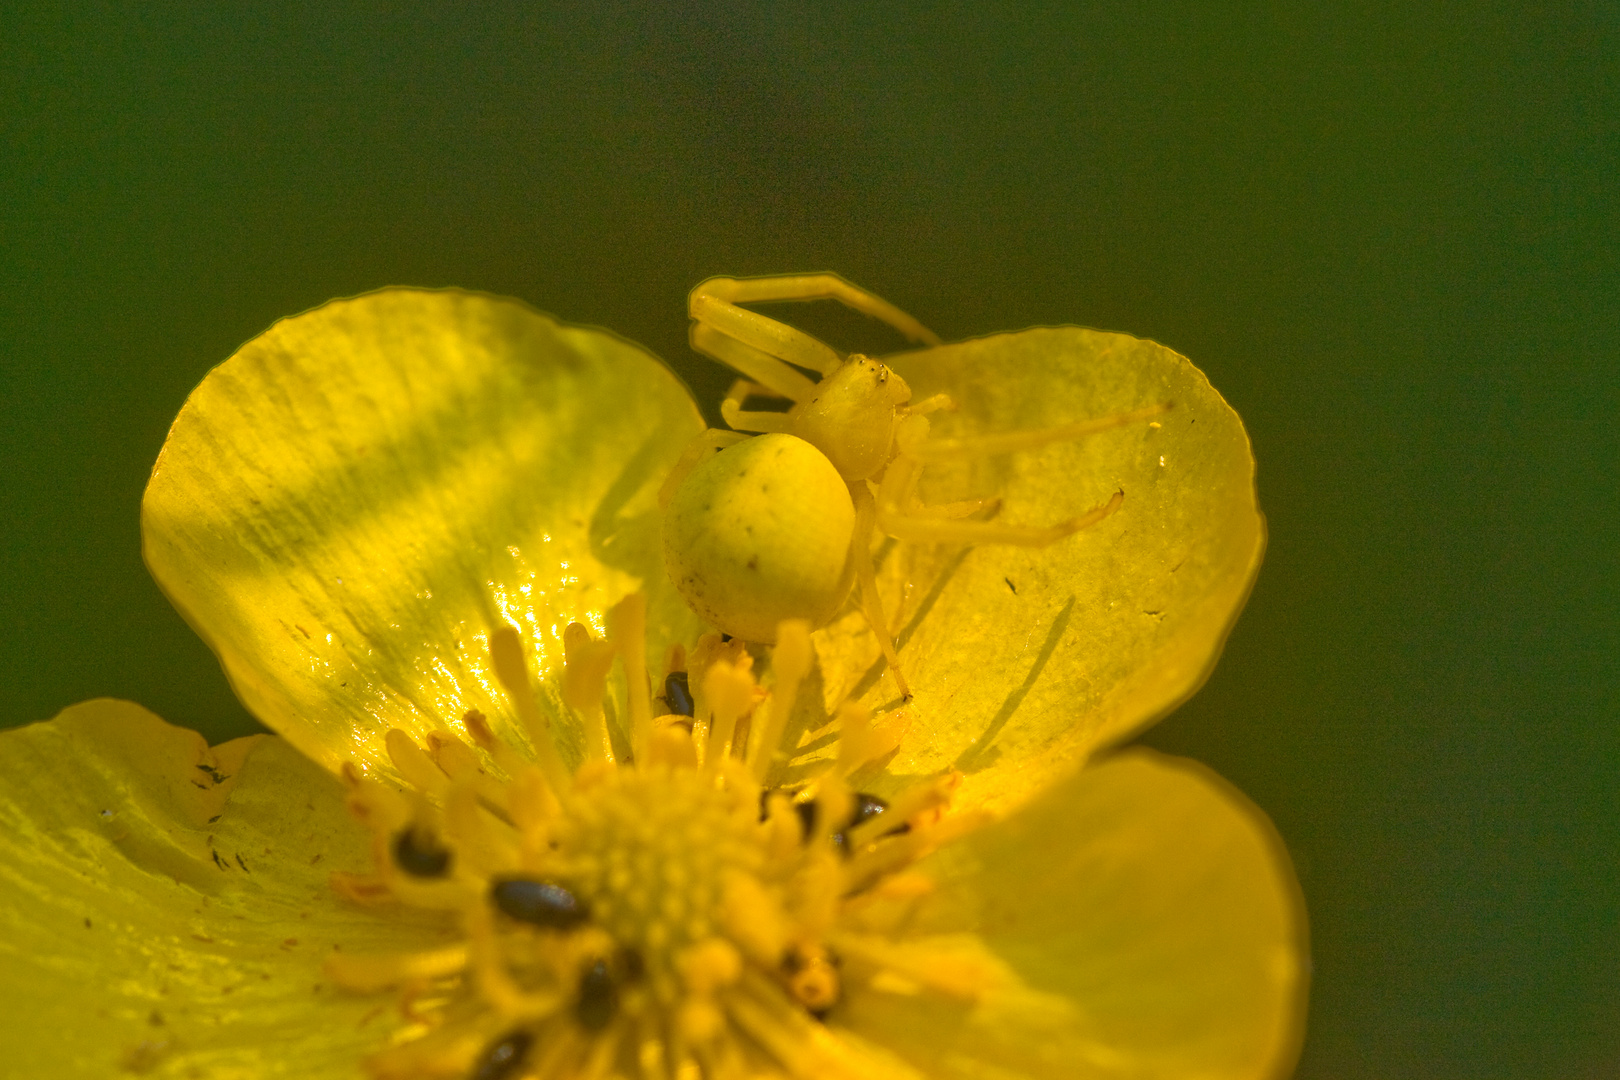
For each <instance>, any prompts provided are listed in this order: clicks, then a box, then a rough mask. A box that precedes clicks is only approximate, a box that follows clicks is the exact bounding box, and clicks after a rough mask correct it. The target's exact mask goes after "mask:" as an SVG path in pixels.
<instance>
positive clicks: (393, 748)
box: [383, 728, 450, 795]
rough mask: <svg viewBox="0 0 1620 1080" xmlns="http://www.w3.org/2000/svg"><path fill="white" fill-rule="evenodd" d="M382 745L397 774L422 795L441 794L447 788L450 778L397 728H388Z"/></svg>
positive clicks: (413, 740) (413, 741)
mask: <svg viewBox="0 0 1620 1080" xmlns="http://www.w3.org/2000/svg"><path fill="white" fill-rule="evenodd" d="M383 745H384V746H385V747H387V749H388V757H389V759H390V760H391V761H393V763H394V768H396V769H398V770H399V775H401V776H403V777H404V778H405V780H406V782H407V783H409V784H411V785H412V786H413V787H415V788H416V789H417V790H419V791H421V792H422V793H423V794H424V795H443V794H444V793H445V791H446V790H448V789H449V787H450V778H449V777H447V776H445V775H444V771H443V770H442V769H440V768H439V767H438V766H437V765H435V764H434V763H433V759H432V758H430V757H428V756H427V752H426V751H424V750H423V749H422V748H421V747H420V746H417V745H416V740H415V739H412V738H411V737H410V736H409V735H407V734H405V732H403V731H401V730H400V729H399V728H389V729H388V734H386V735H384V736H383Z"/></svg>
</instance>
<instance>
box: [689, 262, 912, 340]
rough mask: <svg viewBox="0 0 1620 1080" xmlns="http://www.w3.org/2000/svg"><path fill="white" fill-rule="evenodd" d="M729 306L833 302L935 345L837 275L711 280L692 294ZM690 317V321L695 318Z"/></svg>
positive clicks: (893, 310)
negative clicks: (775, 302) (712, 298)
mask: <svg viewBox="0 0 1620 1080" xmlns="http://www.w3.org/2000/svg"><path fill="white" fill-rule="evenodd" d="M699 291H702V292H705V293H707V294H708V295H710V296H712V297H716V298H718V299H720V300H724V301H727V302H729V303H732V304H758V303H764V302H767V301H771V300H837V301H838V302H839V303H841V304H843V305H844V306H845V307H847V308H851V309H852V310H855V311H858V312H860V313H861V314H862V315H867V316H870V317H871V318H874V319H877V320H878V321H879V322H882V323H887V324H888V325H889V326H892V327H894V328H895V329H896V330H898V331H900V332H901V333H902V334H904V335H905V336H906V339H907V340H908V341H914V342H916V343H917V344H919V345H938V344H939V343H940V342H939V335H938V334H936V333H934V332H933V331H932V330H930V329H928V327H926V326H924V325H923V324H922V323H920V322H918V321H917V320H916V319H914V318H912V317H911V316H910V315H907V314H906V313H905V312H904V311H901V310H900V309H899V308H897V307H895V306H894V305H893V304H891V303H889V302H888V301H887V300H885V299H883V298H882V297H881V296H874V295H873V294H872V293H869V292H867V291H866V290H865V289H863V288H861V287H860V286H859V285H854V284H851V283H850V282H848V281H845V280H844V279H843V278H841V277H839V276H838V275H837V274H780V275H776V276H773V277H758V278H727V277H715V278H710V279H709V280H708V281H705V282H703V284H701V285H699V286H698V287H697V289H694V290H693V299H694V301H695V300H696V297H697V293H698V292H699ZM696 317H697V316H696V314H695V313H694V315H693V318H696Z"/></svg>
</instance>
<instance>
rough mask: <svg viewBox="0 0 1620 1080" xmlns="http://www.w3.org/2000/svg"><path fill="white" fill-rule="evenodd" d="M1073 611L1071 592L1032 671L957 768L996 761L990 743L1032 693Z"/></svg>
mask: <svg viewBox="0 0 1620 1080" xmlns="http://www.w3.org/2000/svg"><path fill="white" fill-rule="evenodd" d="M1073 613H1074V597H1072V596H1071V597H1069V602H1068V603H1067V604H1064V605H1063V610H1061V611H1059V612H1058V613H1057V616H1056V617H1055V618H1053V620H1052V627H1051V629H1050V630H1048V631H1047V633H1046V643H1045V644H1043V645H1042V646H1041V651H1040V653H1039V654H1038V655H1037V656H1036V657H1035V663H1033V664H1031V665H1030V668H1029V674H1027V675H1025V676H1024V681H1023V682H1022V683H1021V684H1019V686H1018V688H1017V689H1016V690H1014V691H1013V692H1012V693H1010V694H1008V695H1007V700H1006V701H1004V702H1002V703H1001V708H1000V709H998V710H996V715H995V716H993V717H991V718H990V723H989V725H988V726H987V727H986V728H985V729H984V733H983V734H981V735H980V736H979V737H978V738H977V739H975V740H974V742H973V744H972V745H971V746H969V747H968V748H967V749H966V750H963V751H962V753H961V755H960V756H958V757H957V759H956V767H957V768H958V769H961V770H962V771H963V772H967V773H971V772H978V771H979V770H980V769H983V768H986V767H988V766H989V765H991V764H992V763H993V762H994V761H995V759H996V757H997V756H998V752H997V751H996V749H995V748H994V747H993V746H991V743H992V742H994V741H995V738H996V736H997V735H999V734H1001V729H1002V728H1004V727H1006V726H1007V721H1008V720H1011V719H1012V715H1013V713H1015V712H1017V711H1018V706H1020V705H1022V704H1023V703H1024V698H1026V697H1028V696H1029V692H1030V690H1031V689H1032V688H1033V687H1034V686H1035V683H1036V682H1037V681H1038V680H1039V679H1040V677H1041V672H1043V671H1045V670H1046V665H1047V664H1048V663H1050V662H1051V659H1052V654H1053V653H1055V652H1057V647H1058V642H1059V641H1060V640H1062V638H1063V632H1064V631H1065V630H1067V629H1068V627H1069V616H1070V615H1072V614H1073Z"/></svg>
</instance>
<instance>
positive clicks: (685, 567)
mask: <svg viewBox="0 0 1620 1080" xmlns="http://www.w3.org/2000/svg"><path fill="white" fill-rule="evenodd" d="M854 529H855V507H854V503H853V502H852V501H851V500H850V496H849V488H848V485H846V484H845V482H844V479H843V477H841V476H840V475H839V473H838V470H837V469H836V468H834V467H833V464H832V462H830V461H829V460H827V457H826V455H825V454H823V453H821V451H819V450H817V449H816V448H815V447H813V446H811V445H810V444H809V443H807V442H805V441H804V440H803V439H800V438H797V437H795V436H792V435H783V434H773V435H761V436H758V437H757V438H752V439H748V440H746V441H744V442H740V443H737V444H735V445H733V446H729V447H727V448H726V449H724V450H722V451H720V452H719V453H717V454H715V455H714V456H713V457H711V458H709V459H708V460H707V461H705V462H703V464H701V465H699V466H698V467H696V468H695V469H693V470H692V471H691V473H690V474H688V475H687V477H686V478H685V479H684V480H683V481H681V483H680V486H679V487H678V488H676V490H675V492H674V494H673V496H672V497H671V499H670V502H669V505H668V507H667V508H666V510H665V514H664V563H665V565H666V567H667V568H668V570H669V576H670V580H671V581H673V582H674V583H675V587H676V588H677V589H678V590H680V593H681V595H682V596H683V597H685V599H686V602H687V603H688V604H690V605H691V606H692V609H693V610H694V611H696V612H697V613H698V614H699V615H700V616H702V617H703V618H704V619H707V620H708V621H709V622H711V623H713V624H714V625H715V626H717V627H718V628H719V629H720V630H722V631H723V632H725V633H727V634H730V635H732V636H733V637H740V638H742V639H744V640H745V641H758V642H764V643H767V644H769V643H774V641H775V640H776V628H777V625H778V624H779V623H781V622H782V621H783V620H785V619H805V620H808V621H809V622H810V624H811V625H812V626H819V625H821V624H823V623H825V622H826V621H827V620H828V619H830V618H832V616H833V615H835V614H836V613H837V611H838V609H839V607H841V606H842V605H843V602H844V599H845V597H847V596H848V595H849V590H850V584H851V581H852V571H851V568H850V565H849V546H850V537H851V536H852V535H853V533H854Z"/></svg>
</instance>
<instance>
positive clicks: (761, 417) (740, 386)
mask: <svg viewBox="0 0 1620 1080" xmlns="http://www.w3.org/2000/svg"><path fill="white" fill-rule="evenodd" d="M769 394H770V387H768V386H761V385H760V384H759V383H756V382H749V381H748V380H747V379H738V380H737V381H736V382H734V383H732V384H731V389H730V390H728V391H727V392H726V399H725V400H724V401H722V402H721V403H720V416H721V418H722V419H723V420H725V422H726V423H727V424H729V425H730V426H731V429H732V430H733V431H758V432H761V433H765V432H772V431H786V430H788V426H789V422H788V414H787V413H782V412H758V411H756V412H751V411H749V410H746V409H744V408H743V407H742V406H743V402H745V401H747V400H748V399H749V398H750V397H764V396H767V395H769Z"/></svg>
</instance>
